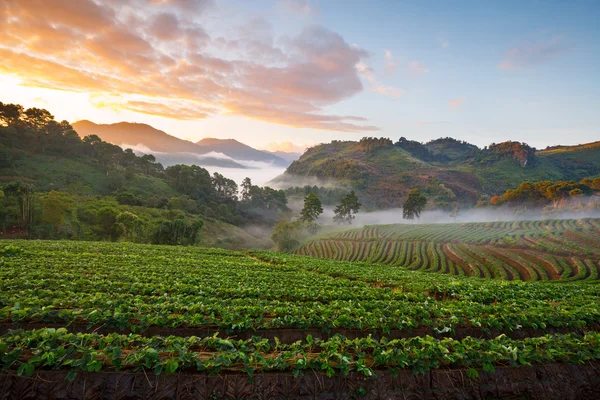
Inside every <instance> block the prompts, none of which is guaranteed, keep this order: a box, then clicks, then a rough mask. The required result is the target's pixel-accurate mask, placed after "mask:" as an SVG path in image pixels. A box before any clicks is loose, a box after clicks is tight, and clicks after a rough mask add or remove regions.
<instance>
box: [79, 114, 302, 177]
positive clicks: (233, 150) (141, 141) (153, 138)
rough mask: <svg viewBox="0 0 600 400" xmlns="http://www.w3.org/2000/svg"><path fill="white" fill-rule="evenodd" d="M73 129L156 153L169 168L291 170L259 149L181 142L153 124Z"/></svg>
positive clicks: (208, 141)
mask: <svg viewBox="0 0 600 400" xmlns="http://www.w3.org/2000/svg"><path fill="white" fill-rule="evenodd" d="M73 128H74V129H75V130H76V131H77V133H78V134H79V136H81V137H84V136H89V135H97V136H98V137H100V139H102V140H104V141H106V142H109V143H112V144H116V145H119V146H121V147H129V148H131V149H132V150H134V151H136V152H138V153H146V154H149V153H151V154H153V155H154V156H155V157H156V159H157V160H158V161H160V162H161V163H162V164H164V165H165V166H169V165H174V164H188V165H190V164H196V165H201V166H216V167H225V168H246V166H244V165H243V163H241V162H239V161H243V162H251V161H256V162H265V163H272V164H275V165H278V166H283V167H287V166H288V165H289V164H290V162H288V161H286V160H284V159H283V158H280V157H277V156H275V155H273V154H270V153H267V152H264V151H260V150H256V149H254V148H252V147H250V146H247V145H245V144H243V143H240V142H238V141H237V140H233V139H226V140H222V139H203V140H201V141H199V142H198V143H193V142H190V141H188V140H183V139H179V138H177V137H175V136H171V135H169V134H167V133H166V132H163V131H161V130H158V129H155V128H153V127H152V126H150V125H146V124H139V123H130V122H119V123H115V124H95V123H93V122H91V121H86V120H84V121H78V122H75V123H73Z"/></svg>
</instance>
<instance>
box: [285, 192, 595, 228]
mask: <svg viewBox="0 0 600 400" xmlns="http://www.w3.org/2000/svg"><path fill="white" fill-rule="evenodd" d="M595 197H597V196H595ZM590 204H591V205H592V207H590ZM577 205H579V206H580V207H581V208H580V209H577V210H574V209H573V207H574V206H577ZM298 206H299V205H298V204H294V209H295V208H296V207H298ZM300 208H301V206H300ZM333 216H334V212H333V207H324V208H323V214H321V216H320V217H319V220H318V222H319V223H320V224H321V225H324V226H329V225H334V223H333ZM581 218H600V199H598V198H591V197H590V198H583V199H580V200H578V202H577V203H574V204H571V205H569V206H566V207H562V208H556V209H552V210H551V211H550V212H549V211H548V209H547V208H546V209H544V208H542V207H538V208H532V209H527V210H525V211H519V212H515V209H514V208H511V207H509V206H500V207H497V208H493V209H491V208H473V209H467V210H460V211H459V213H458V215H457V216H456V217H451V216H450V212H448V211H442V210H431V211H425V212H423V213H422V214H421V218H419V219H418V220H417V219H415V220H413V221H408V220H406V219H403V218H402V208H393V209H389V210H381V211H371V212H359V213H358V214H356V219H355V220H354V221H352V225H350V226H348V228H357V227H362V226H365V225H388V224H412V225H416V224H447V223H468V222H497V221H522V220H547V219H581ZM343 226H344V225H342V227H343Z"/></svg>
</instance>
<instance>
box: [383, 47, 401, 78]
mask: <svg viewBox="0 0 600 400" xmlns="http://www.w3.org/2000/svg"><path fill="white" fill-rule="evenodd" d="M397 68H398V65H397V64H396V61H395V60H394V56H393V55H392V52H391V51H390V50H386V51H385V72H387V73H388V74H393V73H395V72H396V69H397Z"/></svg>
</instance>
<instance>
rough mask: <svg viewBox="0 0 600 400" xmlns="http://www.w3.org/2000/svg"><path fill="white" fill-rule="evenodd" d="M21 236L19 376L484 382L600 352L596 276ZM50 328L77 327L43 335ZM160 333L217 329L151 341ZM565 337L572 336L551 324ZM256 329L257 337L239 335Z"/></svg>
mask: <svg viewBox="0 0 600 400" xmlns="http://www.w3.org/2000/svg"><path fill="white" fill-rule="evenodd" d="M411 228H415V227H414V226H411ZM352 231H353V232H358V231H359V230H356V229H355V230H352ZM437 233H439V232H437ZM474 236H475V235H474ZM8 243H10V245H13V246H18V247H21V248H23V249H25V251H24V252H20V253H19V254H16V255H14V256H13V257H4V259H3V261H2V267H0V293H2V307H0V322H2V324H3V325H4V326H8V327H11V326H15V327H17V326H18V328H19V329H10V328H9V331H8V333H6V334H5V335H3V336H2V337H0V369H2V370H3V371H8V373H16V374H22V375H35V372H36V371H38V370H43V369H50V370H59V371H65V372H67V371H69V379H73V378H74V377H75V376H76V374H78V373H87V372H98V371H102V372H110V371H146V372H147V373H154V374H158V375H162V374H172V373H177V372H179V371H181V372H184V371H186V372H189V371H192V370H194V371H197V372H199V373H209V374H210V373H219V372H227V371H238V372H239V371H244V372H245V373H247V374H249V375H252V374H255V373H257V372H263V371H264V372H269V371H273V372H290V373H293V374H296V375H298V374H301V373H308V372H310V371H323V372H324V373H325V374H327V375H330V376H331V375H335V374H342V375H345V374H348V373H352V372H356V373H360V374H363V375H365V376H372V375H374V374H375V373H376V371H397V370H399V369H406V370H410V371H412V372H413V373H414V374H417V375H418V374H423V373H425V372H427V371H429V370H434V369H461V370H463V371H464V372H465V376H467V375H470V376H473V377H475V376H476V374H481V373H482V372H486V371H487V372H491V371H493V370H494V369H495V368H497V367H501V366H514V367H517V366H521V365H532V364H546V363H566V362H568V363H585V362H589V361H593V360H598V359H600V352H599V350H598V349H599V348H600V335H599V334H598V333H597V332H595V331H594V327H595V326H597V325H598V323H599V322H600V310H598V307H597V305H598V299H599V298H600V288H599V287H598V285H594V284H587V283H583V282H570V283H568V284H556V283H548V282H507V281H501V280H483V279H473V278H465V277H456V276H450V275H441V274H431V273H426V272H421V271H410V270H408V269H406V268H390V267H389V266H385V265H377V264H373V263H358V262H339V261H331V260H322V259H314V258H309V257H299V256H294V255H290V254H282V253H272V252H252V253H250V254H244V253H236V252H229V251H224V250H216V249H198V248H193V247H186V248H183V247H169V246H150V245H136V244H129V243H90V242H67V241H19V242H7V241H3V242H0V247H2V246H8ZM442 296H444V297H445V296H447V298H443V297H442ZM448 300H451V301H448ZM40 323H44V324H49V325H50V324H52V325H54V326H64V327H62V328H58V329H54V328H44V329H34V327H36V326H39V324H40ZM16 324H18V325H16ZM30 324H33V325H30ZM29 327H31V329H28V328H29ZM98 327H102V330H103V331H104V332H105V333H99V332H100V330H99V329H98ZM149 327H158V328H160V329H164V330H166V331H167V332H168V331H169V330H170V329H176V328H183V330H186V329H195V328H197V329H200V330H206V331H207V332H211V333H209V334H207V335H206V336H203V337H198V336H189V337H179V336H174V335H168V334H167V335H149V334H148V332H147V331H146V329H147V328H149ZM71 329H73V330H72V331H71ZM265 329H295V330H296V331H298V330H305V329H321V330H322V332H324V333H329V334H328V335H327V336H328V339H321V338H319V337H317V336H316V335H314V334H312V335H305V336H304V337H303V339H302V340H297V341H292V340H290V341H286V342H282V341H280V340H278V339H275V340H270V339H268V338H266V337H261V336H260V334H261V333H262V332H264V330H265ZM79 330H83V332H80V331H79ZM125 330H127V331H125ZM340 330H346V331H352V332H353V333H354V334H357V337H356V338H353V339H349V338H346V337H343V336H340V335H339V334H336V333H337V332H339V331H340ZM556 331H558V332H564V334H563V333H556V334H550V333H549V332H556ZM130 332H131V333H130ZM179 332H181V331H179ZM242 332H244V333H246V335H245V337H248V339H236V338H235V336H236V335H238V334H240V333H242ZM465 332H468V333H469V334H468V335H465ZM213 333H214V334H213ZM217 333H218V334H217ZM372 333H375V334H377V337H380V338H381V339H375V338H374V337H373V336H371V334H372ZM391 334H393V335H398V334H399V335H400V336H401V337H402V338H400V339H392V338H390V336H391ZM527 336H532V337H527ZM459 337H460V338H459ZM515 337H522V338H519V339H516V338H515Z"/></svg>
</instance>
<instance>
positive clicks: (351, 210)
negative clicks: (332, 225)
mask: <svg viewBox="0 0 600 400" xmlns="http://www.w3.org/2000/svg"><path fill="white" fill-rule="evenodd" d="M361 206H362V205H361V204H360V203H359V202H358V196H357V195H356V193H355V192H354V190H353V191H351V192H350V193H348V194H347V195H345V196H344V197H343V198H342V201H341V202H340V204H339V205H338V206H337V207H336V208H335V209H334V210H333V212H334V214H335V216H334V217H333V221H334V222H336V223H338V224H342V223H344V224H351V223H352V220H353V219H354V218H355V217H354V214H356V213H357V212H358V210H359V209H360V207H361Z"/></svg>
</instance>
